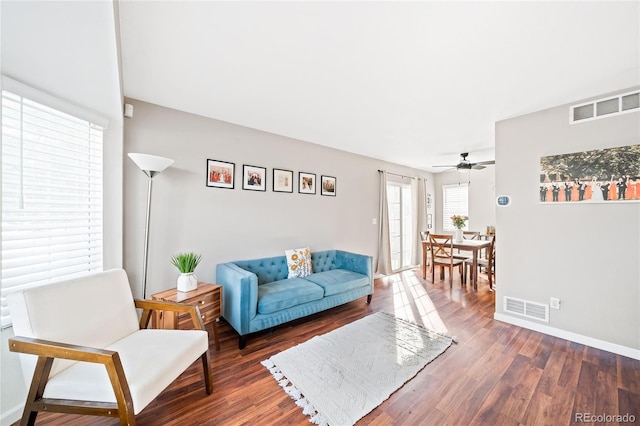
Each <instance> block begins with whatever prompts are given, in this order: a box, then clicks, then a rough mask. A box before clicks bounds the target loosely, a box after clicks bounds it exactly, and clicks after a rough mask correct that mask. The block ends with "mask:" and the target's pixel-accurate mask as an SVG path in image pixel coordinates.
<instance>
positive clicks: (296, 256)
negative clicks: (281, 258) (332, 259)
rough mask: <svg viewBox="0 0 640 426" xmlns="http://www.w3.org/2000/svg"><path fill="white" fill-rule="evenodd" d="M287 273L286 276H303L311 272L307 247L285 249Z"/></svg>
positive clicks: (309, 252) (309, 251) (309, 254)
mask: <svg viewBox="0 0 640 426" xmlns="http://www.w3.org/2000/svg"><path fill="white" fill-rule="evenodd" d="M284 254H285V256H286V257H287V266H288V268H289V275H288V276H287V278H298V277H299V278H303V277H306V276H307V275H311V274H312V273H313V270H312V265H311V250H309V247H302V248H297V249H290V250H285V252H284Z"/></svg>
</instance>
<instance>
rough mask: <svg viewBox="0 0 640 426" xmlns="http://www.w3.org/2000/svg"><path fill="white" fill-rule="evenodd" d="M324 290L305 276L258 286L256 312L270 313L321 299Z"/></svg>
mask: <svg viewBox="0 0 640 426" xmlns="http://www.w3.org/2000/svg"><path fill="white" fill-rule="evenodd" d="M323 294H324V290H323V289H322V287H319V286H317V285H315V284H313V283H312V282H309V281H307V279H306V278H288V279H284V280H278V281H272V282H270V283H266V284H261V285H259V286H258V313H260V314H270V313H272V312H276V311H280V310H282V309H286V308H290V307H292V306H297V305H301V304H303V303H307V302H312V301H314V300H320V299H322V297H323Z"/></svg>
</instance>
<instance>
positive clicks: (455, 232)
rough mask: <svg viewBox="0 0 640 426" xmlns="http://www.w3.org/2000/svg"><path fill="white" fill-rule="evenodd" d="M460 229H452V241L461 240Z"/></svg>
mask: <svg viewBox="0 0 640 426" xmlns="http://www.w3.org/2000/svg"><path fill="white" fill-rule="evenodd" d="M462 239H463V237H462V229H454V230H453V241H455V242H456V243H461V242H462Z"/></svg>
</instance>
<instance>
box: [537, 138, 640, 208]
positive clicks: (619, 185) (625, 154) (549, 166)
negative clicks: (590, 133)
mask: <svg viewBox="0 0 640 426" xmlns="http://www.w3.org/2000/svg"><path fill="white" fill-rule="evenodd" d="M539 196H540V202H541V203H544V204H555V203H587V202H588V203H594V202H595V203H598V202H599V203H626V202H640V145H628V146H621V147H616V148H607V149H597V150H592V151H583V152H574V153H571V154H560V155H550V156H547V157H542V158H541V159H540V194H539Z"/></svg>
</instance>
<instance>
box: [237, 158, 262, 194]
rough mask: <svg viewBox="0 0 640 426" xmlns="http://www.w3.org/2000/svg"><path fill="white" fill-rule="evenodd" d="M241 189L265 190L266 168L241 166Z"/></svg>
mask: <svg viewBox="0 0 640 426" xmlns="http://www.w3.org/2000/svg"><path fill="white" fill-rule="evenodd" d="M242 189H247V190H249V191H266V190H267V169H266V168H265V167H257V166H249V165H247V164H245V165H243V166H242Z"/></svg>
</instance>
